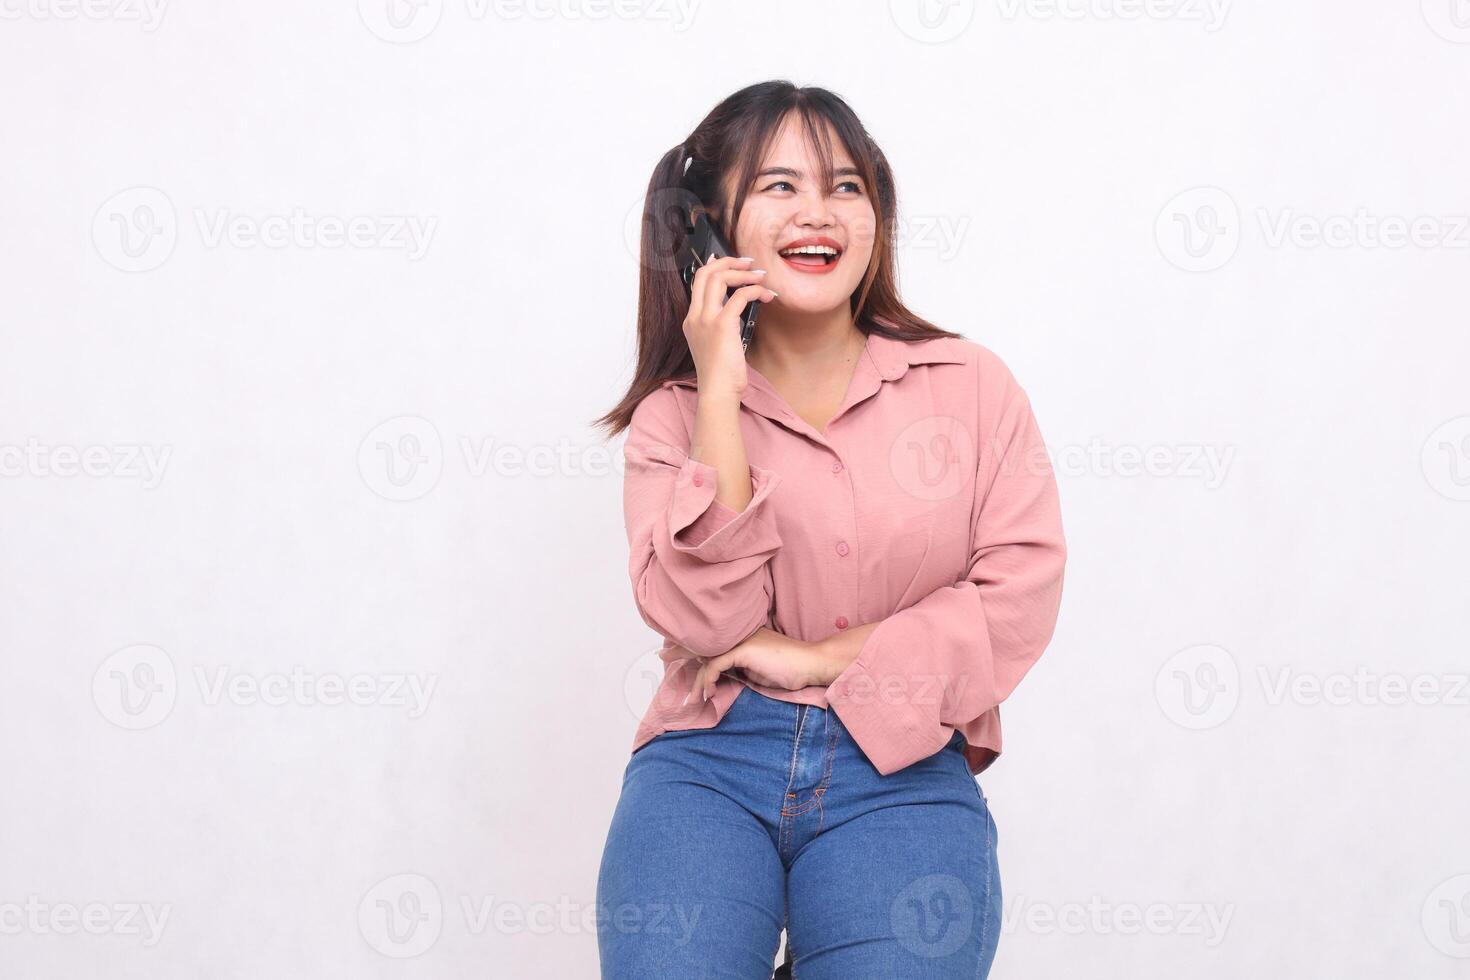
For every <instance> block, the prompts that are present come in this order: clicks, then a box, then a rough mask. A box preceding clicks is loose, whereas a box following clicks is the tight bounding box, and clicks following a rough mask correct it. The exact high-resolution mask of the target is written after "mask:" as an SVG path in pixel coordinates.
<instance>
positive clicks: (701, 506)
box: [669, 457, 781, 562]
mask: <svg viewBox="0 0 1470 980" xmlns="http://www.w3.org/2000/svg"><path fill="white" fill-rule="evenodd" d="M718 477H719V471H718V470H716V469H715V468H714V467H713V466H711V465H710V464H708V463H705V462H703V461H701V460H697V459H694V458H693V457H686V458H685V460H684V465H683V466H682V467H680V469H679V474H678V476H677V477H675V479H674V494H673V498H672V500H671V501H670V504H669V539H670V541H671V542H672V543H673V546H674V548H675V550H677V551H680V552H683V553H684V554H687V555H690V556H692V557H695V558H698V559H700V560H702V561H708V562H718V561H732V560H734V559H737V558H748V557H751V556H753V555H758V554H763V553H772V552H775V551H776V550H778V549H779V548H780V547H781V535H780V533H779V532H778V531H777V530H776V519H775V515H774V514H773V513H772V511H771V507H770V504H768V503H767V501H768V499H769V498H770V496H771V492H772V491H773V490H775V489H776V487H777V486H778V485H780V482H781V478H780V477H779V476H778V475H777V474H775V473H773V472H772V471H770V470H768V469H765V468H763V467H760V466H756V465H755V464H753V463H752V464H750V485H751V489H752V490H753V491H754V493H753V495H752V496H751V498H750V503H748V504H746V505H745V509H744V510H742V511H739V512H736V511H735V510H733V509H731V508H730V507H727V506H726V505H725V504H723V503H721V502H720V501H718V500H716V499H715V491H716V490H717V489H718V487H717V480H718Z"/></svg>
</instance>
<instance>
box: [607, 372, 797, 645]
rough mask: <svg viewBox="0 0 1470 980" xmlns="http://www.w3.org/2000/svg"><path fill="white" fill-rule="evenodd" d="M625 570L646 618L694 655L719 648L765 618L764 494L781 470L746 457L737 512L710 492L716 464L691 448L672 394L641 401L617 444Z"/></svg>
mask: <svg viewBox="0 0 1470 980" xmlns="http://www.w3.org/2000/svg"><path fill="white" fill-rule="evenodd" d="M623 459H624V462H625V469H624V480H623V514H624V523H625V527H626V529H627V532H628V545H629V550H630V555H629V563H628V573H629V577H630V578H631V580H632V584H633V595H634V599H635V601H636V603H637V606H638V612H639V614H640V615H641V616H642V617H643V621H644V622H646V623H647V624H648V625H649V626H650V627H652V628H653V629H654V630H656V631H657V632H658V633H660V634H662V635H663V636H664V637H666V638H668V639H669V640H671V641H673V642H674V643H677V644H678V645H680V646H682V647H684V648H686V649H687V650H689V651H690V652H691V653H694V654H696V655H697V656H701V657H713V656H718V655H719V654H721V653H725V652H726V651H728V650H730V649H731V648H733V647H735V646H737V645H738V644H739V643H740V642H741V641H742V640H744V639H745V638H746V637H748V636H750V635H751V634H752V633H754V632H755V631H756V630H757V629H759V628H760V627H761V626H764V625H766V623H767V621H768V619H769V616H770V608H771V599H772V596H771V592H772V590H771V586H770V572H769V568H768V563H769V562H770V559H771V557H772V556H773V555H775V553H776V552H777V551H778V550H779V549H780V548H781V535H780V533H779V532H778V531H777V528H776V519H775V512H774V509H773V507H774V505H773V501H772V499H771V494H772V492H773V491H775V489H776V488H777V486H779V484H780V477H779V476H778V475H777V474H776V473H774V472H772V471H771V470H768V469H765V468H764V467H759V466H756V465H754V464H750V481H751V489H752V491H753V496H752V497H751V500H750V502H749V503H748V504H747V505H746V506H745V509H744V510H742V511H738V512H737V511H735V510H734V509H733V508H731V507H728V506H726V505H725V504H723V503H721V502H720V501H718V500H716V499H715V494H716V492H717V491H718V489H719V487H718V485H717V481H718V478H719V471H718V470H716V469H715V468H714V467H713V466H711V465H709V464H708V463H705V462H703V461H701V460H697V459H694V458H692V457H690V456H689V429H688V427H686V425H685V423H684V419H683V415H682V413H681V411H680V409H679V405H678V401H677V398H676V396H675V395H674V393H673V392H672V391H671V390H669V389H667V388H661V389H658V390H655V391H654V392H652V393H650V394H649V395H648V396H647V397H645V398H644V399H643V401H642V402H640V403H639V405H638V407H637V409H636V410H635V411H634V413H633V419H632V422H631V424H630V425H629V428H628V439H627V442H626V443H625V444H624V446H623Z"/></svg>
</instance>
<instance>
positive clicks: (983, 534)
mask: <svg viewBox="0 0 1470 980" xmlns="http://www.w3.org/2000/svg"><path fill="white" fill-rule="evenodd" d="M748 378H749V382H748V384H747V386H746V389H745V392H744V394H743V395H742V397H741V406H742V408H741V412H740V428H741V433H742V435H743V437H744V441H745V449H746V456H747V459H748V460H749V463H750V474H751V486H752V489H753V491H754V496H753V497H752V499H751V501H750V503H749V504H747V505H746V507H745V509H744V510H743V511H740V512H738V513H737V512H736V511H734V510H733V509H731V508H729V507H727V506H725V505H724V504H722V503H720V502H719V501H718V500H716V499H715V491H716V489H717V487H716V480H717V477H718V471H717V470H715V468H714V467H712V466H710V465H709V464H707V463H704V462H702V461H700V460H697V459H692V458H690V457H689V454H688V453H689V444H690V433H691V432H692V429H693V424H694V411H695V406H696V401H697V397H698V390H697V387H696V385H695V381H694V380H693V379H692V378H674V379H670V380H667V381H665V382H664V384H663V386H662V387H661V388H658V389H656V390H655V391H653V392H651V393H650V394H649V395H648V396H646V397H645V398H644V399H643V400H642V401H641V402H639V404H638V406H637V408H636V410H635V411H634V413H633V418H632V424H631V425H630V427H629V429H628V436H627V441H626V442H625V443H624V447H623V455H624V459H625V461H626V464H627V465H626V467H625V474H624V514H625V518H626V525H627V532H628V541H629V545H630V548H631V558H630V561H629V566H628V571H629V574H630V576H631V578H632V583H633V593H634V596H635V598H636V601H637V604H638V610H639V613H640V614H641V615H642V617H643V619H644V621H645V622H647V623H648V625H649V626H651V627H652V628H653V629H654V630H656V631H658V632H659V633H660V634H662V635H663V637H664V638H665V642H664V646H663V649H662V651H661V652H660V656H661V658H662V659H663V662H664V677H663V680H662V682H661V684H660V686H659V688H658V690H657V692H656V694H655V696H654V699H653V702H652V704H650V705H649V708H648V711H647V713H646V715H645V716H644V718H643V721H642V723H641V724H640V725H639V727H638V730H637V732H636V733H635V735H634V740H633V750H635V751H636V750H637V749H638V748H639V747H640V746H642V745H643V744H644V743H645V742H647V741H649V740H650V739H652V738H653V737H655V736H656V735H658V734H660V733H661V732H665V731H671V730H676V729H690V728H711V727H714V726H715V725H717V724H719V722H720V719H721V718H722V717H723V716H724V714H725V712H726V711H727V710H728V709H729V707H730V704H731V703H732V702H733V701H734V700H735V697H736V696H737V695H738V694H739V693H740V691H741V687H742V685H743V686H748V687H751V688H753V689H754V690H756V691H759V692H760V693H761V694H764V695H766V696H768V697H772V698H777V699H779V700H782V701H789V702H793V703H798V704H810V705H816V706H818V707H822V708H831V709H832V710H834V711H836V713H837V716H838V717H839V718H841V719H842V723H843V724H844V725H845V726H846V727H847V729H848V731H849V733H850V734H851V735H852V737H853V739H854V740H855V741H856V742H857V744H858V746H859V747H860V748H861V749H862V750H863V753H864V754H865V755H866V756H867V757H868V759H869V760H870V761H871V762H872V763H873V765H874V766H875V767H876V768H877V769H878V771H879V772H880V773H882V774H884V775H887V774H889V773H892V772H895V771H896V770H898V769H901V768H903V767H904V766H907V765H909V764H911V763H913V762H917V761H918V760H920V759H923V758H925V757H926V756H929V755H932V754H934V753H935V752H937V751H939V750H940V749H942V748H943V747H944V746H945V744H946V743H947V742H948V741H949V739H950V737H951V736H952V734H953V733H954V731H955V730H956V729H959V730H960V731H962V732H964V734H965V739H966V741H967V743H968V744H967V746H966V748H965V756H966V759H967V760H968V763H969V767H970V771H971V772H972V773H979V772H981V771H982V770H984V769H985V768H987V767H988V766H989V765H990V764H991V763H992V762H993V761H994V760H995V759H996V757H997V756H999V754H1000V750H1001V727H1000V703H1001V702H1002V701H1004V700H1005V699H1006V698H1007V697H1008V696H1009V695H1010V693H1011V692H1012V691H1013V690H1015V688H1016V685H1017V684H1018V683H1020V681H1021V678H1022V677H1023V676H1025V674H1026V671H1027V670H1029V669H1030V667H1031V665H1032V664H1034V663H1036V661H1037V659H1038V658H1039V657H1040V656H1041V653H1042V651H1043V650H1044V649H1045V648H1046V645H1047V642H1048V641H1049V640H1050V639H1051V635H1052V630H1053V628H1054V627H1055V624H1056V619H1057V611H1058V608H1059V606H1060V603H1061V595H1062V569H1063V566H1064V564H1065V562H1066V546H1065V544H1064V542H1063V538H1062V521H1061V511H1060V504H1059V500H1058V496H1057V487H1056V481H1055V478H1054V476H1053V473H1052V468H1051V462H1050V458H1049V456H1048V455H1047V452H1046V447H1045V445H1044V444H1043V442H1042V439H1041V433H1040V431H1039V430H1038V429H1037V426H1036V421H1035V418H1034V417H1033V415H1032V413H1031V405H1030V402H1029V400H1028V399H1027V397H1026V393H1025V391H1024V390H1023V389H1022V388H1021V387H1020V385H1018V384H1017V383H1016V380H1015V378H1014V377H1013V376H1012V375H1011V372H1010V371H1009V369H1007V367H1006V366H1005V364H1004V363H1003V362H1002V361H1001V360H1000V358H999V357H997V356H996V355H995V354H994V353H993V352H991V351H990V350H989V349H988V348H986V347H984V346H982V345H980V344H977V343H974V342H973V341H969V340H965V339H961V338H949V337H939V338H933V339H926V340H922V341H917V342H907V341H900V340H894V339H891V338H888V337H884V336H882V335H879V334H871V335H869V336H868V339H867V343H866V347H865V350H864V353H863V355H862V357H861V359H860V360H859V361H858V364H857V367H856V368H855V370H854V373H853V376H852V381H851V383H850V385H849V387H848V390H847V394H846V397H845V398H844V399H843V401H842V405H841V406H840V407H839V408H838V410H837V414H836V415H835V416H834V417H833V418H832V420H831V421H830V422H828V423H827V427H826V428H825V429H824V430H823V431H821V432H818V431H817V430H816V429H814V428H813V427H812V426H811V425H810V424H809V423H808V422H806V421H805V420H803V419H802V418H801V416H799V415H797V414H796V413H795V412H794V411H792V410H791V408H790V407H789V406H788V405H787V403H786V401H785V400H784V399H783V398H782V397H781V396H780V395H779V394H778V393H777V392H776V390H775V389H774V388H773V387H772V386H771V384H770V382H769V381H767V380H766V379H765V377H763V376H762V375H761V374H760V372H759V371H757V370H755V369H754V368H750V369H749V372H748ZM866 623H878V624H879V625H878V626H877V627H876V628H875V629H874V630H873V632H872V633H871V634H870V635H869V636H868V638H867V640H866V641H865V642H864V644H863V647H862V650H861V652H860V653H859V655H858V657H857V659H856V660H854V661H853V662H852V663H851V664H850V665H849V666H848V667H847V668H846V669H845V670H844V671H843V672H842V674H841V676H839V677H838V678H837V679H836V681H834V682H833V683H832V684H831V685H830V686H829V687H821V686H812V687H806V688H803V689H801V690H799V691H787V690H782V689H779V688H770V687H766V686H764V685H759V684H755V683H752V682H749V681H747V680H745V679H743V678H741V677H739V676H736V675H732V674H729V673H727V674H725V675H723V676H722V677H721V678H720V681H719V683H718V685H717V686H716V689H715V693H714V695H713V697H712V698H711V699H710V701H708V702H702V701H700V699H699V697H698V696H697V695H696V696H695V697H694V699H693V703H692V704H689V705H684V704H683V701H684V698H685V696H686V695H687V694H689V692H690V689H691V688H692V686H693V681H694V675H695V672H696V671H697V670H698V667H699V663H700V658H702V657H710V656H715V655H718V654H721V653H724V652H725V651H727V650H730V649H731V648H733V647H735V646H737V645H739V643H740V642H741V641H742V640H744V639H745V638H746V637H748V636H750V635H751V634H752V633H754V632H755V631H756V630H757V629H759V628H760V627H762V626H768V627H770V628H771V629H773V630H775V631H776V632H778V633H782V634H785V635H786V636H790V637H793V638H796V639H801V640H812V641H815V640H821V639H823V638H825V637H828V636H831V635H832V634H833V633H835V632H837V631H839V630H844V629H848V628H849V627H851V626H854V625H862V624H866Z"/></svg>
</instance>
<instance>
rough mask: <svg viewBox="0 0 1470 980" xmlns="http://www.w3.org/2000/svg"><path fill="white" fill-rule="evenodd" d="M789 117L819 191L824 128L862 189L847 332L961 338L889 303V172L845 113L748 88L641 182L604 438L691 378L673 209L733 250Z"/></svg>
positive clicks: (803, 92) (827, 157)
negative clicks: (627, 316) (648, 400)
mask: <svg viewBox="0 0 1470 980" xmlns="http://www.w3.org/2000/svg"><path fill="white" fill-rule="evenodd" d="M793 112H794V113H796V114H797V117H798V118H799V119H800V121H801V124H802V128H803V131H804V134H805V136H806V138H807V141H808V143H809V144H810V145H811V147H812V150H813V153H814V155H815V156H816V157H817V159H818V160H819V161H820V165H821V168H822V169H821V180H822V182H823V186H825V187H830V186H831V185H832V166H833V164H832V146H831V145H830V143H829V142H828V134H827V130H826V126H825V125H824V124H830V125H831V127H832V131H833V132H835V133H836V135H837V138H838V139H839V140H841V141H842V144H843V146H844V147H845V148H846V149H847V153H848V155H849V156H851V157H852V159H853V164H854V166H856V167H857V169H858V172H859V176H860V177H862V180H863V186H864V187H868V188H872V202H873V212H874V219H875V220H874V239H873V255H872V261H871V263H870V264H869V266H868V270H867V273H866V274H865V275H864V276H863V281H862V285H860V286H859V287H858V289H857V290H856V291H854V292H853V294H852V298H851V303H852V316H853V323H854V325H856V326H857V328H858V329H859V330H861V331H862V332H863V333H864V334H870V333H880V334H884V335H886V336H889V337H893V338H895V339H898V340H922V339H926V338H929V337H959V336H961V334H958V333H954V332H952V331H949V330H942V329H940V328H939V327H936V326H935V325H934V324H932V323H930V322H928V321H927V320H924V319H922V318H921V317H919V316H918V315H916V314H914V313H912V312H910V311H909V309H908V308H907V307H905V306H904V305H903V302H902V301H901V300H900V299H899V298H898V284H897V277H896V275H895V272H894V256H893V240H894V230H895V225H896V224H897V219H898V214H897V195H896V193H895V191H894V186H893V171H892V170H891V169H890V168H889V166H888V160H887V158H886V157H884V156H883V151H882V150H880V149H879V148H878V144H877V143H876V142H874V140H873V138H872V137H871V136H869V135H868V131H867V129H865V128H864V127H863V124H862V122H861V121H860V120H859V119H858V117H857V114H856V113H854V112H853V111H852V108H851V107H850V106H848V104H847V103H846V102H844V101H843V100H842V98H841V97H839V96H838V95H836V94H835V93H833V92H830V91H828V90H827V89H824V88H817V87H814V86H805V87H798V86H796V85H794V84H792V83H791V82H788V81H785V80H777V81H769V82H760V83H758V84H755V85H749V86H747V87H745V88H743V89H741V90H740V91H738V92H736V93H735V94H733V95H731V96H729V97H728V98H726V99H725V100H724V101H723V102H721V103H720V104H719V105H717V106H715V107H714V109H712V110H711V111H710V113H709V115H707V116H705V117H704V120H703V121H701V122H700V124H699V125H698V126H696V127H695V128H694V132H692V133H690V134H689V137H688V138H687V139H685V140H684V142H682V143H680V144H679V145H678V146H676V147H674V148H673V149H671V150H669V151H668V152H667V153H665V154H664V155H663V158H662V159H660V160H659V162H658V166H657V167H655V168H654V170H653V177H652V179H651V180H649V182H648V193H647V194H646V195H645V197H644V199H643V230H642V234H641V237H640V242H639V256H638V259H639V273H638V365H637V368H636V370H635V371H634V372H633V381H632V383H631V384H630V385H629V386H628V392H627V394H625V395H624V396H623V399H622V401H620V402H618V404H617V406H616V407H615V408H613V409H612V411H610V412H608V413H607V414H606V415H603V416H602V417H600V418H597V419H594V420H593V422H592V424H593V425H594V426H597V425H601V426H605V427H607V429H608V436H609V437H612V436H615V435H617V434H618V433H619V432H621V431H623V429H625V428H627V426H628V424H629V422H630V421H631V420H632V418H633V409H635V408H636V407H637V406H638V403H639V402H640V401H642V400H643V398H644V396H645V395H647V394H648V393H649V392H651V391H654V390H655V389H657V388H658V387H659V385H661V384H662V383H663V382H664V381H666V380H668V379H669V378H674V377H681V376H684V375H689V374H692V373H693V371H694V359H693V357H692V356H691V355H690V353H689V343H688V341H687V340H686V339H685V337H684V318H685V316H687V315H688V313H689V298H688V296H687V294H686V293H685V291H684V284H683V282H681V281H680V279H679V272H678V268H677V267H676V265H675V262H674V252H675V248H676V246H678V245H680V244H681V243H682V238H683V231H682V221H681V220H680V217H679V213H680V211H681V210H687V209H688V208H689V207H690V206H691V205H697V204H699V203H701V202H702V203H703V205H704V206H706V207H707V208H708V210H709V213H710V216H711V218H715V217H716V216H717V215H718V216H719V217H720V218H723V219H724V220H718V219H717V220H716V223H717V224H718V226H719V228H720V231H721V232H723V233H724V235H725V237H726V239H727V240H729V241H730V242H731V243H732V244H733V243H734V234H733V232H734V229H735V228H737V227H739V224H740V211H741V208H743V207H744V206H745V198H746V193H747V191H748V190H749V188H750V186H751V184H752V183H753V182H754V180H755V173H756V171H757V170H758V169H759V168H760V165H761V161H762V160H763V159H764V158H765V154H766V152H767V150H768V149H769V148H770V146H771V144H772V143H773V142H774V141H775V138H776V135H777V133H778V132H779V130H780V127H781V123H782V121H783V120H784V119H785V118H786V117H787V115H788V114H790V113H793ZM732 173H733V174H735V175H736V179H735V181H734V187H735V200H734V201H733V202H732V201H728V200H726V195H725V186H726V178H727V177H728V176H729V175H730V174H732Z"/></svg>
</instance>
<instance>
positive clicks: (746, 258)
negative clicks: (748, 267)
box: [740, 255, 755, 262]
mask: <svg viewBox="0 0 1470 980" xmlns="http://www.w3.org/2000/svg"><path fill="white" fill-rule="evenodd" d="M740 261H741V262H754V261H755V259H753V258H751V257H750V256H749V255H742V256H740Z"/></svg>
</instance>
